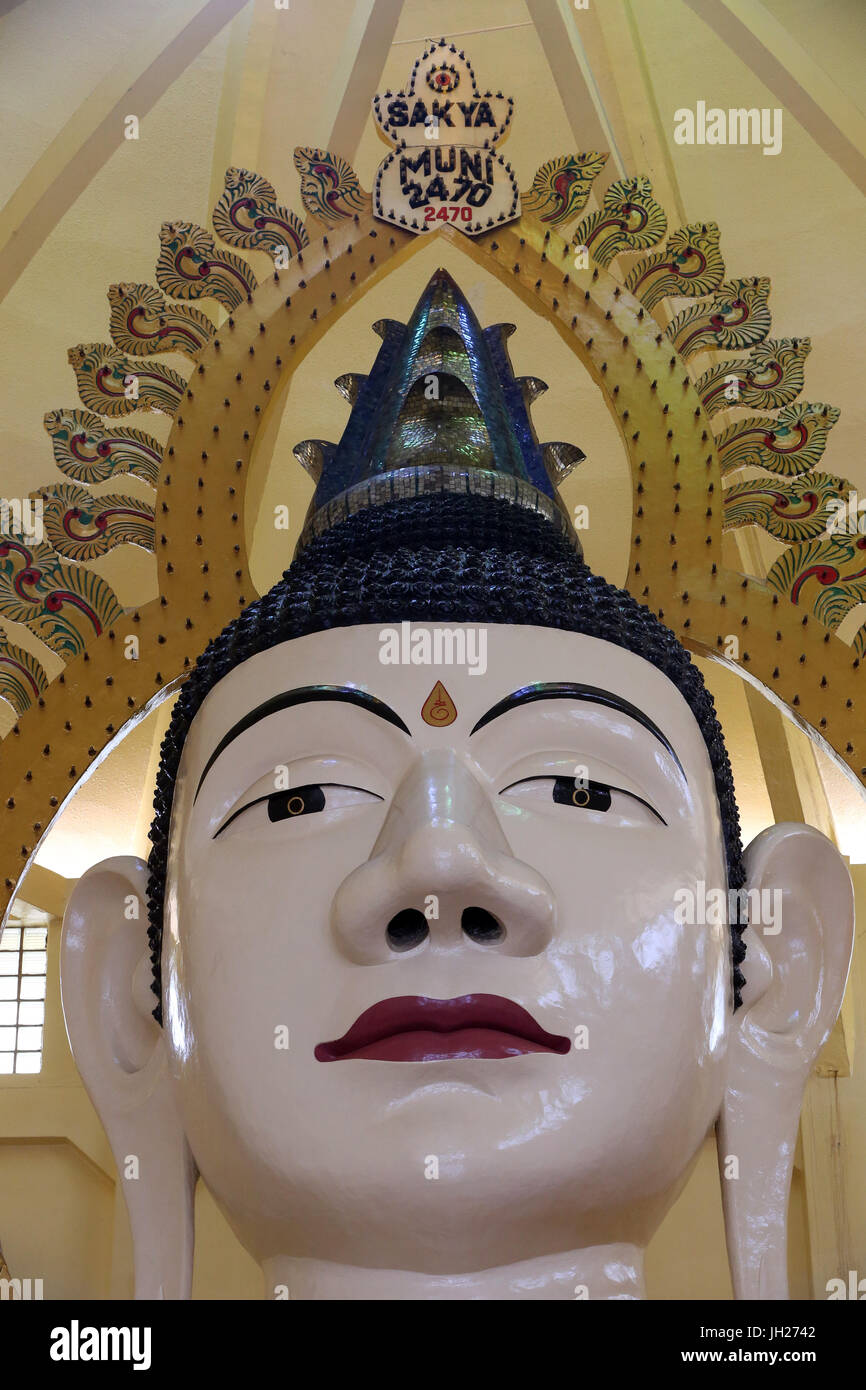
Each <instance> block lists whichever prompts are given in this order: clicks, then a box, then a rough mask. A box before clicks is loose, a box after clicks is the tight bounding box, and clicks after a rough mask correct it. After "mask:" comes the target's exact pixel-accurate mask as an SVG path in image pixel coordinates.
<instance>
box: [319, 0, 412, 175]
mask: <svg viewBox="0 0 866 1390" xmlns="http://www.w3.org/2000/svg"><path fill="white" fill-rule="evenodd" d="M402 9H403V0H356V4H355V9H354V13H353V15H352V19H351V22H350V23H349V25H348V27H347V29H346V33H345V36H344V38H343V43H342V46H341V48H340V52H339V55H338V57H337V62H336V66H335V67H334V71H333V73H332V75H331V81H330V83H329V84H328V89H327V91H326V93H325V96H324V98H323V101H322V106H321V109H320V111H319V115H318V129H319V131H320V132H321V135H322V140H321V144H322V147H323V148H324V149H326V150H328V151H330V153H331V154H339V155H342V157H343V158H344V159H347V160H348V161H349V163H350V164H352V163H353V162H354V160H355V156H356V155H357V153H358V146H359V145H360V143H361V137H362V135H363V134H364V130H365V128H366V125H367V121H368V120H369V119H370V111H371V103H372V100H373V93H374V92H376V91H378V89H379V85H380V81H381V77H382V73H383V72H384V70H385V62H386V60H387V57H388V53H389V51H390V48H391V44H392V43H393V42H394V34H395V33H396V31H397V22H398V20H399V18H400V12H401V10H402Z"/></svg>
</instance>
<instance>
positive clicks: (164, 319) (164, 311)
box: [108, 285, 214, 358]
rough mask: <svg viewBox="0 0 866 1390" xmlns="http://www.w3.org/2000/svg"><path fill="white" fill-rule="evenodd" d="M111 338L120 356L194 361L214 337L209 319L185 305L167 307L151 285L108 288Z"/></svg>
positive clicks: (161, 296) (165, 301)
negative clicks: (172, 355) (169, 355)
mask: <svg viewBox="0 0 866 1390" xmlns="http://www.w3.org/2000/svg"><path fill="white" fill-rule="evenodd" d="M108 302H109V304H110V305H111V336H112V338H113V339H114V344H115V347H117V348H118V349H119V350H120V352H128V353H130V354H131V356H133V357H152V356H153V354H154V353H156V352H182V353H183V355H184V356H185V357H192V358H194V357H196V356H197V354H198V353H199V352H201V350H202V348H203V347H204V346H205V344H206V343H207V342H209V341H210V339H211V338H212V337H213V332H214V327H213V324H212V323H211V321H210V319H207V318H205V316H204V314H202V313H200V312H199V310H198V309H193V308H191V307H190V306H188V305H186V304H169V303H168V301H167V300H166V299H165V298H164V296H163V295H161V294H160V292H159V290H158V289H156V288H155V286H153V285H109V287H108Z"/></svg>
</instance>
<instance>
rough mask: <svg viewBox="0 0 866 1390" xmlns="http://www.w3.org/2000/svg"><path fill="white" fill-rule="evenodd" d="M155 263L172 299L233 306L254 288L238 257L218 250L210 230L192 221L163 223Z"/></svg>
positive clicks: (161, 281)
mask: <svg viewBox="0 0 866 1390" xmlns="http://www.w3.org/2000/svg"><path fill="white" fill-rule="evenodd" d="M159 239H160V243H161V245H162V250H161V252H160V256H159V260H158V261H157V263H156V278H157V280H158V281H159V285H160V288H161V289H162V290H164V291H165V293H166V294H170V295H173V296H174V298H175V299H215V300H217V302H218V303H220V304H222V306H223V308H224V309H236V308H237V307H238V305H239V304H241V303H243V301H244V300H245V299H247V298H248V297H249V296H250V295H252V293H253V290H254V289H255V288H256V284H257V281H256V277H255V275H253V272H252V270H251V269H250V267H249V266H248V265H247V263H246V261H242V260H241V258H240V256H233V255H232V254H231V252H229V251H218V250H217V248H216V243H215V242H214V239H213V237H212V236H211V235H210V232H206V231H205V229H204V227H197V226H196V225H195V224H194V223H193V222H163V224H162V227H161V229H160V233H159Z"/></svg>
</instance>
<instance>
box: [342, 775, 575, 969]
mask: <svg viewBox="0 0 866 1390" xmlns="http://www.w3.org/2000/svg"><path fill="white" fill-rule="evenodd" d="M555 918H556V907H555V900H554V896H553V892H552V890H551V888H550V885H549V884H548V883H547V881H546V880H545V879H544V877H543V876H542V875H541V874H540V873H538V872H537V871H536V870H535V869H533V868H531V867H530V865H528V864H524V863H523V862H521V861H520V860H519V859H515V857H514V855H513V854H512V853H511V850H510V848H509V846H508V842H507V840H506V838H505V835H504V833H503V830H502V827H501V825H500V823H499V820H498V817H497V815H496V811H495V809H494V806H493V804H492V800H491V793H490V792H489V791H488V790H487V789H486V788H485V787H484V786H483V785H482V783H481V782H480V781H479V780H478V778H477V777H476V776H475V775H474V774H473V772H472V771H471V769H470V768H468V767H467V766H466V765H465V764H464V763H462V762H461V761H460V759H459V758H458V757H457V756H456V755H455V753H454V752H453V751H452V750H441V751H433V752H427V753H424V754H422V755H421V756H420V757H419V759H418V761H417V763H416V765H415V766H414V767H413V768H412V770H411V771H410V772H409V774H408V775H407V776H406V778H405V779H404V781H403V782H402V784H401V785H400V786H399V787H398V789H397V792H396V793H395V796H394V799H393V802H392V804H391V806H390V808H389V811H388V815H387V817H386V820H385V824H384V825H383V827H382V831H381V833H380V835H379V838H378V840H377V841H376V844H375V845H374V846H373V851H372V853H371V855H370V858H369V859H368V860H367V862H366V863H365V864H361V865H360V866H359V867H358V868H357V869H354V870H353V871H352V872H351V873H350V874H349V875H348V876H347V877H346V878H345V879H344V880H343V882H342V883H341V885H340V887H339V888H338V890H337V893H336V895H335V897H334V903H333V908H332V917H331V920H332V925H333V928H334V931H335V933H336V936H337V939H338V941H339V944H340V947H341V949H342V950H343V951H344V952H345V954H346V955H347V956H349V958H350V959H351V960H353V961H356V962H358V963H359V964H365V965H373V964H380V963H382V962H384V961H388V960H396V959H397V958H398V957H399V955H401V954H403V953H405V952H406V951H410V950H413V949H414V948H417V947H419V946H422V945H425V946H426V947H427V948H428V949H430V948H433V949H440V950H442V949H447V950H460V949H469V948H470V943H471V948H473V949H474V948H477V947H479V946H481V947H484V948H485V949H489V950H495V951H499V952H501V953H503V954H505V955H512V956H522V955H527V956H530V955H537V954H538V953H539V952H540V951H542V950H544V948H545V946H546V945H547V943H548V942H549V941H550V938H551V936H552V933H553V929H554V923H555Z"/></svg>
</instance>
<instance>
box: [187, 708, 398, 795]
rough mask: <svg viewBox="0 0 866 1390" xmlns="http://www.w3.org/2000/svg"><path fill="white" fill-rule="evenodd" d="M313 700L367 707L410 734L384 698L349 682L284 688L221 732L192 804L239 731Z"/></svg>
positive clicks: (241, 732) (240, 732)
mask: <svg viewBox="0 0 866 1390" xmlns="http://www.w3.org/2000/svg"><path fill="white" fill-rule="evenodd" d="M316 700H335V701H343V703H345V704H348V705H358V706H359V707H360V708H361V709H365V710H368V711H369V713H370V714H376V715H378V717H379V718H380V719H384V720H385V721H386V723H388V724H393V725H394V727H395V728H396V729H402V730H403V733H404V734H409V737H410V738H411V737H412V735H411V733H409V730H408V729H407V728H406V725H405V724H404V723H403V720H402V719H401V718H400V716H399V714H395V712H394V710H392V709H391V707H390V705H386V704H385V701H384V700H379V699H378V698H377V697H376V696H375V695H369V694H368V693H367V691H366V690H356V689H355V688H354V686H351V685H300V686H298V687H297V689H295V690H284V691H283V692H282V694H281V695H274V696H272V697H271V699H270V700H265V701H264V703H263V704H261V705H256V707H255V709H252V710H250V712H249V714H245V715H244V717H243V719H239V720H238V722H237V724H233V725H232V727H231V728H230V729H229V731H228V733H227V734H224V735H223V737H222V738H221V739H220V741H219V743H218V744H217V746H216V748H215V749H214V750H213V752H212V753H211V755H210V757H209V758H208V760H207V762H206V763H205V766H204V771H203V772H202V774H201V777H200V778H199V780H198V786H197V787H196V789H195V796H194V797H193V804H195V799H196V797H197V796H198V794H199V792H200V791H201V785H202V782H203V781H204V779H205V777H207V775H208V773H209V772H210V770H211V768H212V767H213V765H214V763H215V762H216V760H217V758H218V757H219V756H220V754H221V753H224V752H225V750H226V749H227V748H228V746H229V744H230V743H233V742H234V740H235V739H236V738H239V737H240V735H241V734H245V733H246V731H247V729H251V728H252V727H253V725H254V724H258V722H259V720H260V719H267V717H268V715H269V714H277V713H278V712H279V711H280V710H283V709H291V707H292V706H293V705H308V704H311V703H312V702H314V701H316Z"/></svg>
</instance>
